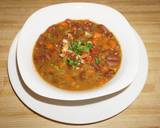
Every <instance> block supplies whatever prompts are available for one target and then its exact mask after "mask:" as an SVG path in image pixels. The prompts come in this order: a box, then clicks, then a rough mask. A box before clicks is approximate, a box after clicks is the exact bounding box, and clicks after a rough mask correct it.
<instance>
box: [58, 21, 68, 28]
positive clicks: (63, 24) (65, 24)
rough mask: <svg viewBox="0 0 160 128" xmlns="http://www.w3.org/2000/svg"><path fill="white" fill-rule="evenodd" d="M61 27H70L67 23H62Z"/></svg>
mask: <svg viewBox="0 0 160 128" xmlns="http://www.w3.org/2000/svg"><path fill="white" fill-rule="evenodd" d="M60 25H62V26H63V27H66V26H68V24H67V23H66V22H62V23H60Z"/></svg>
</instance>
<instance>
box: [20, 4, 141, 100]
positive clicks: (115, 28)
mask: <svg viewBox="0 0 160 128" xmlns="http://www.w3.org/2000/svg"><path fill="white" fill-rule="evenodd" d="M67 18H69V19H89V20H91V21H94V22H96V23H100V24H103V25H105V26H106V27H107V28H108V29H109V30H110V31H111V32H113V33H114V35H115V36H116V37H117V39H118V40H119V43H120V46H121V49H122V63H121V67H120V69H119V71H118V72H117V74H116V75H115V77H114V78H113V79H112V80H111V81H109V82H108V83H106V85H104V86H103V87H101V88H98V89H95V90H89V91H81V92H70V91H64V90H61V89H58V88H56V87H54V86H51V85H49V84H48V83H47V82H46V81H44V80H43V79H42V78H41V77H40V76H39V74H38V73H37V71H36V69H35V67H34V64H33V61H32V52H33V48H34V45H35V43H36V41H37V39H38V37H39V36H40V34H41V33H43V32H44V31H45V30H46V29H47V28H48V27H49V26H51V25H53V24H56V23H58V22H60V21H63V20H65V19H67ZM138 53H139V44H138V42H137V40H136V38H135V35H134V33H133V31H132V28H131V26H130V25H129V23H128V22H127V20H126V19H125V18H124V17H123V16H122V15H121V14H120V13H119V12H118V11H116V10H115V9H113V8H110V7H107V6H104V5H100V4H93V3H63V4H56V5H51V6H48V7H45V8H42V9H40V10H38V11H36V12H35V13H33V14H32V15H31V16H30V17H29V18H28V19H27V21H26V22H25V24H24V26H23V28H22V30H21V33H20V36H19V39H18V46H17V62H18V67H19V71H20V74H21V76H22V78H23V80H24V82H25V84H26V85H27V86H28V87H29V88H30V89H31V90H32V91H33V92H35V93H37V94H39V95H41V96H44V97H48V98H53V99H59V100H84V99H90V98H96V97H99V96H104V95H108V94H112V93H115V92H117V91H120V90H122V89H124V88H125V87H127V86H128V85H129V84H130V83H131V82H132V81H133V79H134V78H135V76H136V73H137V69H138V59H139V54H138Z"/></svg>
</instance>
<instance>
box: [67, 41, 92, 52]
mask: <svg viewBox="0 0 160 128" xmlns="http://www.w3.org/2000/svg"><path fill="white" fill-rule="evenodd" d="M92 48H93V45H92V43H91V42H90V41H80V40H79V41H72V42H70V46H69V50H72V51H73V52H75V53H76V55H81V54H82V52H89V51H90V50H91V49H92Z"/></svg>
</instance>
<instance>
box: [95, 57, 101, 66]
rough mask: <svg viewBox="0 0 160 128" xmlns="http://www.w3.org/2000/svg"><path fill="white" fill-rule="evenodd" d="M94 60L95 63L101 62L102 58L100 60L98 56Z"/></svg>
mask: <svg viewBox="0 0 160 128" xmlns="http://www.w3.org/2000/svg"><path fill="white" fill-rule="evenodd" d="M94 60H95V64H99V63H100V60H99V58H98V57H96V56H95V57H94Z"/></svg>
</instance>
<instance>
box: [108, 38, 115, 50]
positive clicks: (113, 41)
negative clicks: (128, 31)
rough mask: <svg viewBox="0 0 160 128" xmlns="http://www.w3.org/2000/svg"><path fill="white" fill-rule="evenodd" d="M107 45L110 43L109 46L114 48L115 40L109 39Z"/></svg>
mask: <svg viewBox="0 0 160 128" xmlns="http://www.w3.org/2000/svg"><path fill="white" fill-rule="evenodd" d="M109 45H110V47H111V48H113V49H114V48H116V46H117V43H116V41H115V40H109Z"/></svg>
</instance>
